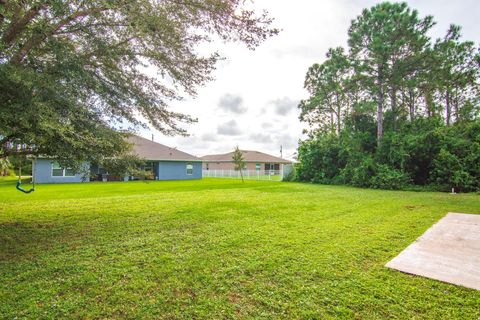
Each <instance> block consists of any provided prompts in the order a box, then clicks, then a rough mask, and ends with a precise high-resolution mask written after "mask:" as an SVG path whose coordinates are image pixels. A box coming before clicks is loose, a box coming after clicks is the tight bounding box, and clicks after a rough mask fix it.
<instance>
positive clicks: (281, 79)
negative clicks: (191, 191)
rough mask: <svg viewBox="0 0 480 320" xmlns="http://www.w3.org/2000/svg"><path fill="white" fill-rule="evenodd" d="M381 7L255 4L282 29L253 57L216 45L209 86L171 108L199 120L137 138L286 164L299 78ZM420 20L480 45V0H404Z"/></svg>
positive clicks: (271, 0) (297, 127)
mask: <svg viewBox="0 0 480 320" xmlns="http://www.w3.org/2000/svg"><path fill="white" fill-rule="evenodd" d="M378 2H380V1H360V0H321V1H319V0H296V1H279V0H257V1H255V7H257V8H259V9H266V10H268V11H269V12H270V15H271V16H272V17H273V18H275V22H274V26H275V27H278V28H280V29H282V31H281V32H280V34H279V35H278V36H275V37H273V38H270V39H269V40H267V41H266V42H264V43H263V44H262V45H261V46H260V47H259V48H257V49H256V50H255V51H251V50H248V49H246V48H245V47H244V46H242V45H241V44H232V43H230V44H216V46H215V48H214V50H218V51H219V53H220V54H221V55H222V56H223V57H225V60H224V61H221V62H220V63H219V64H218V65H217V70H216V71H215V73H214V76H215V80H214V81H212V82H210V83H209V84H207V85H206V86H205V87H203V88H200V89H199V90H198V95H197V97H196V98H194V99H191V98H187V99H185V100H183V101H181V102H178V103H175V105H174V106H173V109H174V110H176V111H180V112H183V113H187V114H190V115H192V116H194V117H196V118H198V123H195V124H192V125H189V126H187V127H186V129H187V130H188V132H189V133H190V135H191V136H189V137H165V136H163V135H162V134H160V133H158V132H155V131H153V130H152V131H148V130H143V131H141V132H140V134H141V135H142V136H144V137H146V138H150V137H151V134H154V135H155V141H157V142H160V143H163V144H166V145H169V146H171V147H176V148H178V149H180V150H183V151H186V152H189V153H191V154H194V155H197V156H202V155H206V154H213V153H226V152H229V151H231V150H232V149H233V148H234V146H236V145H239V146H240V148H241V149H244V150H258V151H263V152H267V153H270V154H273V155H276V156H278V155H280V145H282V146H283V156H284V157H285V158H292V157H293V155H294V153H295V151H296V148H297V145H298V140H299V139H301V138H302V134H301V133H302V124H301V123H300V121H299V120H298V114H299V112H298V110H297V105H298V102H299V101H300V99H303V98H306V97H307V95H306V92H305V91H304V89H303V80H304V77H305V73H306V71H307V69H308V67H309V66H311V65H312V64H313V63H316V62H322V61H323V60H324V57H325V53H326V51H327V49H328V48H330V47H337V46H344V47H346V42H347V30H348V27H349V25H350V22H351V20H352V19H354V18H355V17H356V16H358V15H359V14H360V13H361V10H362V9H363V8H365V7H371V6H372V5H373V4H375V3H378ZM407 2H408V3H409V5H410V7H411V8H415V9H417V10H418V11H419V13H420V16H422V17H423V16H425V15H429V14H430V15H433V16H434V18H435V21H436V22H437V24H436V26H435V27H434V28H433V30H432V33H431V35H432V36H433V37H434V38H437V37H441V36H443V35H444V34H445V31H446V30H447V28H448V26H449V25H450V24H451V23H455V24H458V25H460V26H462V30H463V35H464V37H463V39H465V40H472V41H475V42H476V43H477V44H478V43H480V23H479V21H478V20H479V19H480V1H478V0H471V1H469V0H463V1H462V0H457V1H447V0H436V1H435V0H422V1H407Z"/></svg>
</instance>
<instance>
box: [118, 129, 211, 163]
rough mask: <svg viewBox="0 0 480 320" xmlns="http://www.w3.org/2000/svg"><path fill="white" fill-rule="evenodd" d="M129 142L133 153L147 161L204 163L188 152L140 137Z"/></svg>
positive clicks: (128, 139)
mask: <svg viewBox="0 0 480 320" xmlns="http://www.w3.org/2000/svg"><path fill="white" fill-rule="evenodd" d="M127 141H128V142H130V143H131V144H133V153H134V154H136V155H138V156H139V157H141V158H144V159H147V160H165V161H202V160H201V159H200V158H197V157H195V156H192V155H191V154H188V153H186V152H183V151H180V150H177V149H176V148H171V147H168V146H166V145H163V144H161V143H157V142H154V141H151V140H148V139H145V138H142V137H139V136H135V135H132V136H130V137H128V138H127Z"/></svg>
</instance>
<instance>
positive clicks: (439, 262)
mask: <svg viewBox="0 0 480 320" xmlns="http://www.w3.org/2000/svg"><path fill="white" fill-rule="evenodd" d="M385 266H386V267H388V268H391V269H396V270H399V271H402V272H405V273H410V274H414V275H419V276H423V277H427V278H431V279H436V280H440V281H443V282H448V283H452V284H456V285H460V286H464V287H467V288H472V289H477V290H480V215H476V214H465V213H453V212H449V213H448V214H447V215H446V216H445V217H443V218H442V219H441V220H440V221H438V222H437V223H436V224H434V225H433V226H432V227H431V228H430V229H428V230H427V231H426V232H425V233H424V234H423V235H422V236H421V237H420V238H418V239H417V240H416V241H415V242H414V243H412V244H411V245H410V246H408V247H407V248H406V249H405V250H403V251H402V252H401V253H400V254H399V255H398V256H396V257H395V258H394V259H393V260H391V261H390V262H388V263H387V264H386V265H385Z"/></svg>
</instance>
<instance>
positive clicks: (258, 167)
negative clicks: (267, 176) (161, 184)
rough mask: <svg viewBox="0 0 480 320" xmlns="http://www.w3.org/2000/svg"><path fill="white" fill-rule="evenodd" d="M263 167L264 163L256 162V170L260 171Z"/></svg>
mask: <svg viewBox="0 0 480 320" xmlns="http://www.w3.org/2000/svg"><path fill="white" fill-rule="evenodd" d="M261 168H262V165H261V164H260V163H256V164H255V170H257V171H260V169H261Z"/></svg>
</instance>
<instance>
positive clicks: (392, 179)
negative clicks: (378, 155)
mask: <svg viewBox="0 0 480 320" xmlns="http://www.w3.org/2000/svg"><path fill="white" fill-rule="evenodd" d="M410 183H411V179H410V177H409V176H408V175H407V174H405V173H404V172H402V171H400V170H397V169H394V168H391V167H389V166H388V165H383V164H381V165H378V166H377V168H376V174H375V176H374V177H373V178H372V179H371V186H372V188H377V189H390V190H398V189H402V188H404V187H406V186H407V185H409V184H410Z"/></svg>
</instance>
